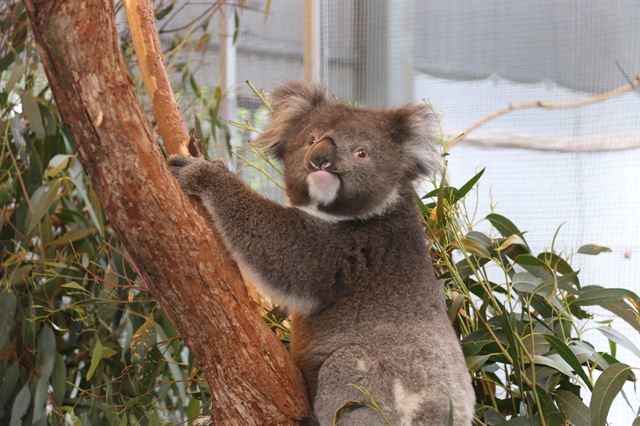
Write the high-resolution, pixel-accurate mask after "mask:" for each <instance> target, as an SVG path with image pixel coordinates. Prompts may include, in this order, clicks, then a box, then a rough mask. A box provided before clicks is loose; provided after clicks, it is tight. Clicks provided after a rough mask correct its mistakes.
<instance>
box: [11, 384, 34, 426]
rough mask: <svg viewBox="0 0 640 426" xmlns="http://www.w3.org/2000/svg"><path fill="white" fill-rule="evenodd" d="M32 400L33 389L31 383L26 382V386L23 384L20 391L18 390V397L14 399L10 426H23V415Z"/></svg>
mask: <svg viewBox="0 0 640 426" xmlns="http://www.w3.org/2000/svg"><path fill="white" fill-rule="evenodd" d="M30 402H31V391H30V390H29V383H25V384H24V386H22V389H20V392H18V395H17V396H16V399H14V400H13V406H11V421H10V422H9V426H22V417H24V415H25V414H27V410H28V409H29V403H30Z"/></svg>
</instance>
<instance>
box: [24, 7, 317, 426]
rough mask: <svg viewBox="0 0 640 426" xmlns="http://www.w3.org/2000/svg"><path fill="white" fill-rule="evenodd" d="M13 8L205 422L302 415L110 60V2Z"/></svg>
mask: <svg viewBox="0 0 640 426" xmlns="http://www.w3.org/2000/svg"><path fill="white" fill-rule="evenodd" d="M24 2H25V5H26V9H27V13H28V15H29V18H30V21H31V25H32V29H33V34H34V37H35V41H36V45H37V48H38V51H39V53H40V57H41V60H42V63H43V65H44V69H45V72H46V74H47V77H48V80H49V85H50V87H51V90H52V92H53V95H54V98H55V101H56V104H57V107H58V110H59V112H60V116H61V118H62V121H63V122H64V124H65V126H66V128H67V129H68V130H69V132H70V134H71V136H72V138H73V140H74V143H75V145H76V147H77V150H78V154H79V158H80V161H81V162H82V164H83V166H84V168H85V170H86V172H87V174H88V175H89V178H90V179H91V182H92V184H93V186H94V189H95V191H96V193H97V195H98V198H99V199H100V202H101V203H102V206H103V208H104V210H105V212H106V213H107V215H108V216H109V219H110V223H111V226H112V227H113V229H114V231H115V232H116V234H117V235H118V237H119V239H120V241H122V243H123V245H124V246H125V248H126V249H127V251H128V252H129V254H130V256H131V258H132V259H133V261H134V263H135V265H136V267H137V269H138V270H139V271H140V274H141V276H142V278H143V279H144V281H145V283H146V285H147V286H148V288H149V290H150V291H151V293H152V294H153V295H154V297H156V298H157V300H158V301H159V303H160V305H161V306H162V308H163V309H164V310H165V312H166V313H167V314H168V315H169V317H170V318H171V319H172V320H173V321H174V323H175V325H176V327H177V329H178V330H179V332H180V334H181V335H182V337H183V339H184V340H185V342H186V343H187V345H189V347H190V348H191V350H192V351H193V353H194V355H195V357H196V359H197V361H198V364H199V365H200V367H201V368H202V369H203V371H204V374H205V377H206V379H207V382H208V383H209V385H210V387H211V391H212V400H213V401H212V402H213V419H214V422H215V423H217V424H222V425H242V426H244V425H265V424H287V423H291V420H290V419H291V417H292V416H301V415H308V414H309V413H310V407H309V403H308V401H307V399H306V395H305V391H304V383H303V380H302V377H301V375H300V372H299V371H298V370H297V368H296V367H295V364H294V363H293V361H292V360H291V357H290V356H289V354H288V353H287V351H286V349H285V348H284V346H282V345H281V343H280V342H279V341H278V340H277V338H276V337H275V336H274V334H273V333H272V332H271V330H270V329H269V328H268V327H267V325H266V324H265V323H264V321H263V320H262V318H261V317H260V316H259V315H258V314H257V313H256V310H255V309H254V302H253V301H252V300H251V299H250V298H249V296H248V294H247V290H246V288H245V286H244V284H243V282H242V279H241V277H240V275H239V273H238V270H237V268H236V266H235V265H234V264H233V263H232V262H230V261H229V260H228V258H226V256H225V254H224V251H223V250H222V249H221V246H219V245H218V244H217V243H216V241H215V240H214V238H213V235H212V233H211V232H210V230H209V229H208V227H207V224H206V221H205V220H204V219H203V218H202V217H201V216H200V215H198V213H196V211H195V209H194V208H193V206H192V204H191V203H190V202H189V200H188V198H187V197H186V196H185V195H184V194H183V193H182V192H181V191H180V189H179V188H178V186H177V184H176V182H175V181H174V179H173V178H172V177H171V175H170V173H169V170H168V168H167V166H166V165H165V162H164V160H163V158H162V154H161V152H160V149H159V147H158V145H157V144H156V143H155V137H154V133H153V130H152V129H151V125H150V124H149V122H148V120H147V117H146V115H145V112H144V110H143V108H142V106H141V104H140V102H139V100H138V99H137V97H136V93H135V88H134V85H133V83H132V81H131V79H130V78H129V76H128V74H127V72H126V70H125V67H124V63H123V60H122V57H121V55H120V50H119V45H118V35H117V31H116V26H115V10H114V5H113V0H83V1H81V2H78V1H72V0H66V1H64V0H58V1H54V0H49V1H37V0H24ZM158 119H161V118H160V117H158Z"/></svg>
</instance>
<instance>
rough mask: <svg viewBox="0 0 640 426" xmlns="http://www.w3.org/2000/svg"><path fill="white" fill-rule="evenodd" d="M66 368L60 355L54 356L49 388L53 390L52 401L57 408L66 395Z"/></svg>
mask: <svg viewBox="0 0 640 426" xmlns="http://www.w3.org/2000/svg"><path fill="white" fill-rule="evenodd" d="M66 380H67V366H66V364H65V362H64V358H63V357H62V355H60V354H56V359H55V363H54V364H53V372H52V374H51V387H52V388H53V400H54V401H55V403H56V405H57V406H61V405H62V404H63V403H64V396H65V394H66V393H67V383H66Z"/></svg>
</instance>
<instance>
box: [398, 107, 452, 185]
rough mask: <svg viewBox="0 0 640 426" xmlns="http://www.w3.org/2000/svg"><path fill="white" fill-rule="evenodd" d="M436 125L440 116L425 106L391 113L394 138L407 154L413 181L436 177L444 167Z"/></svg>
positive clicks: (408, 166) (409, 174)
mask: <svg viewBox="0 0 640 426" xmlns="http://www.w3.org/2000/svg"><path fill="white" fill-rule="evenodd" d="M436 124H437V117H436V114H435V113H434V112H433V110H432V109H431V107H429V106H427V105H424V104H422V105H407V106H404V107H402V108H398V109H395V110H391V111H390V126H391V139H392V140H393V141H394V142H395V143H397V144H398V145H399V146H400V147H401V149H402V151H403V153H404V155H405V159H406V163H405V164H406V165H407V173H408V176H409V178H410V179H415V178H417V177H419V176H432V175H433V174H434V173H435V172H436V171H437V170H439V169H440V167H441V156H440V140H439V138H438V137H437V133H436Z"/></svg>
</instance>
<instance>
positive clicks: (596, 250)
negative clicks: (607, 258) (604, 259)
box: [578, 244, 611, 256]
mask: <svg viewBox="0 0 640 426" xmlns="http://www.w3.org/2000/svg"><path fill="white" fill-rule="evenodd" d="M578 253H580V254H590V255H592V256H595V255H598V254H600V253H611V249H610V248H609V247H605V246H599V245H597V244H585V245H583V246H582V247H580V248H579V249H578Z"/></svg>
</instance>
